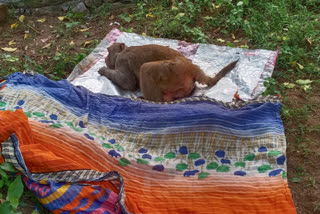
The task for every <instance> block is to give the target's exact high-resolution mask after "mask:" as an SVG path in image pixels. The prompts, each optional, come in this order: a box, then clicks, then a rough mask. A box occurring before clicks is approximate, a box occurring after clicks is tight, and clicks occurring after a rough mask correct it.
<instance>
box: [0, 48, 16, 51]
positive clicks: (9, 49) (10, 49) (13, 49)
mask: <svg viewBox="0 0 320 214" xmlns="http://www.w3.org/2000/svg"><path fill="white" fill-rule="evenodd" d="M1 49H2V50H4V51H7V52H14V51H16V50H17V48H1Z"/></svg>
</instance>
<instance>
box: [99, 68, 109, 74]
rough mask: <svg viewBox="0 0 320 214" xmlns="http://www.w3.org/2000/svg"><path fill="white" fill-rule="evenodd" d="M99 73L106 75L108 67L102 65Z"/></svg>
mask: <svg viewBox="0 0 320 214" xmlns="http://www.w3.org/2000/svg"><path fill="white" fill-rule="evenodd" d="M98 73H99V74H100V75H103V76H106V73H107V67H102V68H100V69H99V70H98Z"/></svg>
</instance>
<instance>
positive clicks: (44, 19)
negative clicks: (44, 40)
mask: <svg viewBox="0 0 320 214" xmlns="http://www.w3.org/2000/svg"><path fill="white" fill-rule="evenodd" d="M45 21H46V18H43V19H38V20H37V22H40V23H43V22H45Z"/></svg>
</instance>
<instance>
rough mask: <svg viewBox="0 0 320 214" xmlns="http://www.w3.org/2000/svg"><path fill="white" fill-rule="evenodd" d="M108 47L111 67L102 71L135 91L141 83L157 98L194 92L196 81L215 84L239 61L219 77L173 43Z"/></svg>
mask: <svg viewBox="0 0 320 214" xmlns="http://www.w3.org/2000/svg"><path fill="white" fill-rule="evenodd" d="M108 51H109V55H108V56H107V57H106V59H105V62H106V65H107V66H108V67H102V68H100V69H99V71H98V72H99V74H101V75H103V76H106V77H107V78H108V79H109V80H111V81H112V82H113V83H115V84H116V85H118V86H119V87H121V88H122V89H124V90H129V91H135V90H137V89H138V88H139V86H140V89H141V92H142V94H143V96H144V98H145V99H147V100H150V101H156V102H169V101H172V100H175V99H178V98H183V97H187V96H189V95H191V93H192V91H193V89H194V87H195V81H197V82H199V83H201V84H205V85H207V86H209V87H212V86H214V85H215V84H216V83H217V82H218V81H219V80H220V79H221V78H222V77H224V76H225V75H226V74H227V73H228V72H229V71H230V70H232V69H233V68H234V66H235V65H236V63H237V62H238V60H236V61H234V62H232V63H230V64H229V65H227V66H226V67H225V68H223V69H222V70H221V71H219V73H218V74H217V75H216V76H215V77H209V76H207V75H206V74H205V73H204V72H203V71H202V70H201V69H200V67H199V66H197V65H195V64H192V62H191V61H190V60H189V59H187V58H186V57H185V56H184V55H182V54H181V53H179V52H178V51H176V50H173V49H171V48H169V47H165V46H161V45H143V46H131V47H127V46H126V45H125V44H124V43H114V44H113V45H111V46H110V47H109V48H108Z"/></svg>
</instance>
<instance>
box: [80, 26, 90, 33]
mask: <svg viewBox="0 0 320 214" xmlns="http://www.w3.org/2000/svg"><path fill="white" fill-rule="evenodd" d="M90 28H91V27H88V28H83V29H80V30H79V31H81V32H85V31H88V30H89V29H90Z"/></svg>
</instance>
